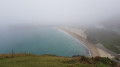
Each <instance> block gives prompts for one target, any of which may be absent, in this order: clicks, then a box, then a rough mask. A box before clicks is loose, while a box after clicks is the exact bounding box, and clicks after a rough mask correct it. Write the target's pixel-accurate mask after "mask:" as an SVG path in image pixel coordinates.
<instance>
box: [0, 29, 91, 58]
mask: <svg viewBox="0 0 120 67" xmlns="http://www.w3.org/2000/svg"><path fill="white" fill-rule="evenodd" d="M12 51H13V53H32V54H35V55H43V54H49V55H57V56H64V57H72V56H74V55H82V56H89V50H88V49H87V48H86V47H85V46H84V45H83V44H82V43H81V42H78V40H76V39H75V38H73V37H71V36H70V35H68V34H66V33H65V32H63V31H60V30H58V29H57V28H55V27H5V28H3V29H0V54H8V53H12Z"/></svg>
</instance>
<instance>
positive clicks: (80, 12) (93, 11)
mask: <svg viewBox="0 0 120 67" xmlns="http://www.w3.org/2000/svg"><path fill="white" fill-rule="evenodd" d="M119 15H120V0H0V23H37V24H69V23H93V22H100V21H103V20H105V19H107V18H111V17H112V16H119Z"/></svg>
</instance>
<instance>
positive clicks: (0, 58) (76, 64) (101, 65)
mask: <svg viewBox="0 0 120 67" xmlns="http://www.w3.org/2000/svg"><path fill="white" fill-rule="evenodd" d="M0 67H117V66H116V63H115V62H113V61H111V60H110V59H109V58H101V57H95V58H87V57H84V56H77V57H72V58H71V57H58V56H54V55H40V56H35V55H30V54H14V55H12V54H5V55H0ZM118 67H119V66H118Z"/></svg>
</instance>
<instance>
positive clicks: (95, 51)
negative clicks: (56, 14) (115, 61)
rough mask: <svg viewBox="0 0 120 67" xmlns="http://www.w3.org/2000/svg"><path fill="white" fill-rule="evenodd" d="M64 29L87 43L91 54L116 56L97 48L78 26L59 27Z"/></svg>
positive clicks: (93, 55) (84, 43)
mask: <svg viewBox="0 0 120 67" xmlns="http://www.w3.org/2000/svg"><path fill="white" fill-rule="evenodd" d="M59 29H61V30H63V31H64V32H66V33H68V34H70V35H71V36H72V37H74V38H76V39H77V40H79V41H80V42H81V43H82V44H83V45H85V46H86V47H87V48H88V50H89V51H90V56H91V57H95V56H101V57H109V58H114V56H112V55H111V54H109V53H107V52H106V51H104V50H102V49H100V48H97V47H96V46H94V45H93V44H91V43H89V42H88V41H87V40H86V38H87V36H86V34H85V33H84V31H83V30H82V29H78V28H73V27H61V28H59Z"/></svg>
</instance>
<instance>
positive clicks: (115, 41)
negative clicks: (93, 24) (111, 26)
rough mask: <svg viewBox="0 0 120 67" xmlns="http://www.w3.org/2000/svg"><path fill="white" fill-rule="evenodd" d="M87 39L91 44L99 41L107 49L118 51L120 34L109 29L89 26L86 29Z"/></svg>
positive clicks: (119, 50)
mask: <svg viewBox="0 0 120 67" xmlns="http://www.w3.org/2000/svg"><path fill="white" fill-rule="evenodd" d="M86 33H87V36H88V38H87V40H88V41H89V42H91V43H93V44H97V43H101V44H103V45H104V46H105V47H106V48H107V49H109V50H111V51H113V52H115V53H118V54H119V53H120V35H118V34H116V33H114V32H113V31H110V30H103V29H96V28H90V29H88V30H87V31H86Z"/></svg>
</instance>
